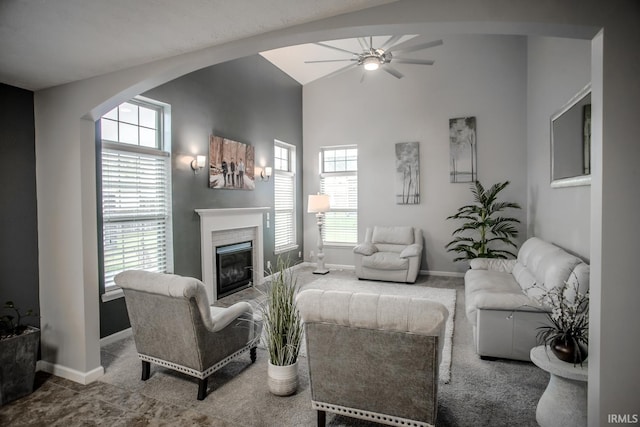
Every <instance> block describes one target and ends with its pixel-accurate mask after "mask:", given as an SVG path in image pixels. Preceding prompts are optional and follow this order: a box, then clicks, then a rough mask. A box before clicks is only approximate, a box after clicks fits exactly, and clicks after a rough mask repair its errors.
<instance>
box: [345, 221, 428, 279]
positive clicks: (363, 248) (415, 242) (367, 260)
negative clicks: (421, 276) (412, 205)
mask: <svg viewBox="0 0 640 427" xmlns="http://www.w3.org/2000/svg"><path fill="white" fill-rule="evenodd" d="M353 254H354V264H355V270H356V276H357V277H358V278H359V279H369V280H386V281H389V282H406V283H415V281H416V278H417V277H418V273H419V272H420V262H421V261H422V230H421V229H419V228H414V227H406V226H402V227H378V226H376V227H373V228H367V232H366V234H365V239H364V242H363V243H360V244H359V245H358V246H356V247H355V248H354V249H353Z"/></svg>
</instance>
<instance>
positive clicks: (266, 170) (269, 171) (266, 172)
mask: <svg viewBox="0 0 640 427" xmlns="http://www.w3.org/2000/svg"><path fill="white" fill-rule="evenodd" d="M271 173H273V169H271V166H267V167H266V168H264V174H265V175H266V176H271Z"/></svg>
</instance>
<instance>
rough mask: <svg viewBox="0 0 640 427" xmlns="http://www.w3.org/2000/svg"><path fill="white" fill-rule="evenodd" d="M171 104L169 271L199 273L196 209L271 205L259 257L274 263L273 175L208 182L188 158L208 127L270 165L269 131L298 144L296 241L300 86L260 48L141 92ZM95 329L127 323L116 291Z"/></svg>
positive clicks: (294, 255)
mask: <svg viewBox="0 0 640 427" xmlns="http://www.w3.org/2000/svg"><path fill="white" fill-rule="evenodd" d="M142 95H143V96H144V97H147V98H150V99H154V100H157V101H161V102H164V103H167V104H170V105H171V115H172V117H171V130H172V132H171V134H172V140H171V155H172V177H171V179H172V198H173V258H174V272H175V273H176V274H180V275H186V276H191V277H196V278H199V279H201V278H202V267H201V258H200V256H201V255H200V217H199V216H198V214H197V213H196V212H195V209H207V208H244V207H261V206H268V207H271V208H272V209H271V211H270V213H269V216H270V221H269V227H268V228H267V221H266V215H265V220H264V222H263V227H264V245H265V247H264V260H265V265H266V262H267V261H270V262H271V264H272V265H275V261H276V255H275V254H274V229H273V224H274V212H273V178H272V179H271V180H269V181H267V182H262V181H257V182H256V188H255V190H253V191H243V190H225V189H210V188H209V187H208V174H207V169H206V168H205V169H203V170H202V171H201V172H199V173H198V174H194V172H193V170H192V169H191V166H190V164H191V160H193V159H194V157H195V155H197V154H202V155H207V154H208V152H209V136H210V135H212V134H214V135H218V136H223V137H226V138H230V139H233V140H236V141H240V142H244V143H247V144H250V145H253V146H254V147H255V158H256V165H259V164H260V163H261V162H265V163H264V164H265V165H268V166H273V143H274V140H275V139H278V140H280V141H284V142H286V143H288V144H291V145H294V146H296V154H297V162H298V174H297V183H296V185H297V194H296V199H297V202H298V207H299V209H298V217H297V224H298V225H297V227H298V230H297V236H298V244H299V246H300V247H299V249H296V250H293V251H291V252H290V253H284V254H282V255H283V256H287V255H289V256H290V259H291V262H292V263H297V262H299V261H300V258H299V257H298V250H299V251H302V250H303V244H302V219H303V218H302V207H303V206H302V171H301V170H302V151H303V150H302V86H301V85H300V84H299V83H297V82H296V81H295V80H293V79H292V78H290V77H289V76H287V75H286V74H285V73H283V72H282V71H280V70H279V69H278V68H276V67H275V66H274V65H272V64H271V63H270V62H268V61H267V60H266V59H264V58H262V57H261V56H259V55H255V56H250V57H247V58H241V59H237V60H234V61H230V62H227V63H223V64H220V65H216V66H212V67H208V68H204V69H202V70H199V71H196V72H193V73H190V74H187V75H185V76H183V77H180V78H178V79H175V80H173V81H170V82H168V83H166V84H164V85H162V86H159V87H157V88H154V89H152V90H150V91H147V92H145V93H144V94H142ZM101 307H102V309H101V320H100V329H101V337H104V336H108V335H110V334H113V333H115V332H117V331H119V330H122V329H125V328H127V327H128V320H127V319H126V310H125V309H124V300H123V299H122V298H120V299H118V300H115V301H110V302H107V303H101Z"/></svg>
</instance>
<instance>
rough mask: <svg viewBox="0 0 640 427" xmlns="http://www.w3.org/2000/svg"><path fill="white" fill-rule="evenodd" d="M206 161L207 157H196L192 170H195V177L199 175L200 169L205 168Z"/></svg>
mask: <svg viewBox="0 0 640 427" xmlns="http://www.w3.org/2000/svg"><path fill="white" fill-rule="evenodd" d="M206 161H207V157H206V156H196V158H195V159H193V160H192V161H191V169H193V173H194V174H195V175H197V174H198V172H199V171H200V169H202V168H204V165H205V163H206Z"/></svg>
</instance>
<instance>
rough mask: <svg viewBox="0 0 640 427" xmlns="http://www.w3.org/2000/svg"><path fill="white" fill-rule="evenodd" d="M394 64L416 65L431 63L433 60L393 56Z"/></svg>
mask: <svg viewBox="0 0 640 427" xmlns="http://www.w3.org/2000/svg"><path fill="white" fill-rule="evenodd" d="M393 62H395V63H396V64H416V65H433V64H434V63H435V61H433V60H431V59H411V58H395V57H394V58H393Z"/></svg>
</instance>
